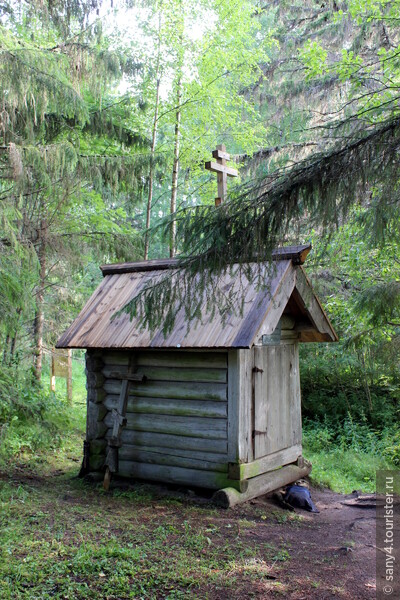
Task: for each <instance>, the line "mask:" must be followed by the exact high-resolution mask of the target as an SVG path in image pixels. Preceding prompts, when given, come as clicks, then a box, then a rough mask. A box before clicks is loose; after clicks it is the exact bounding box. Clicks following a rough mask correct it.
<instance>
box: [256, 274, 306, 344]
mask: <svg viewBox="0 0 400 600" xmlns="http://www.w3.org/2000/svg"><path fill="white" fill-rule="evenodd" d="M295 285H296V273H295V269H294V267H293V266H290V267H289V268H288V270H287V271H286V273H285V275H284V277H283V278H282V280H281V281H280V282H279V287H278V289H277V290H276V292H275V296H274V299H273V301H272V302H271V303H270V304H269V305H268V309H267V311H266V312H265V310H264V315H261V314H260V316H261V318H262V321H261V323H260V325H259V327H258V329H257V331H256V332H255V333H254V338H253V339H254V340H255V341H256V340H260V339H261V338H262V336H263V335H271V334H272V333H273V332H274V331H275V329H276V327H277V325H278V323H279V320H280V318H281V316H282V313H283V311H284V309H285V307H286V305H287V303H288V300H289V298H290V295H291V293H292V292H293V290H294V287H295ZM260 309H261V307H260ZM260 316H257V321H258V322H260Z"/></svg>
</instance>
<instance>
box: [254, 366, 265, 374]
mask: <svg viewBox="0 0 400 600" xmlns="http://www.w3.org/2000/svg"><path fill="white" fill-rule="evenodd" d="M253 373H264V369H260V368H259V367H253Z"/></svg>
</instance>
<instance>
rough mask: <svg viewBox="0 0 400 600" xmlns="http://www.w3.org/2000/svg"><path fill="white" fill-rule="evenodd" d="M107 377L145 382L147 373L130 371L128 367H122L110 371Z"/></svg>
mask: <svg viewBox="0 0 400 600" xmlns="http://www.w3.org/2000/svg"><path fill="white" fill-rule="evenodd" d="M103 371H104V369H103ZM103 375H104V373H103ZM107 377H108V378H109V379H122V380H124V379H126V380H127V381H138V382H139V383H145V382H146V380H147V377H146V375H144V374H139V373H128V370H127V369H125V371H123V370H122V369H120V370H119V371H109V373H108V375H107Z"/></svg>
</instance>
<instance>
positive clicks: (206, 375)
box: [102, 365, 227, 383]
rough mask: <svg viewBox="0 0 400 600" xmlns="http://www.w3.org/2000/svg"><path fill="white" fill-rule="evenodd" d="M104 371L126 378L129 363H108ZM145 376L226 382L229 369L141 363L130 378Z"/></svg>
mask: <svg viewBox="0 0 400 600" xmlns="http://www.w3.org/2000/svg"><path fill="white" fill-rule="evenodd" d="M117 367H118V368H117ZM102 373H103V375H104V377H106V378H107V379H122V378H126V377H128V365H120V366H118V365H106V366H105V367H104V368H103V370H102ZM143 377H145V378H146V380H147V381H183V382H185V381H191V382H192V381H193V382H200V383H201V382H212V381H213V382H215V383H226V381H227V370H226V369H211V368H209V369H204V368H193V367H192V368H190V367H179V368H178V367H153V366H148V365H141V366H139V367H137V369H136V372H135V374H134V375H131V376H130V377H129V380H130V381H135V380H136V381H141V380H142V379H143ZM141 378H142V379H141Z"/></svg>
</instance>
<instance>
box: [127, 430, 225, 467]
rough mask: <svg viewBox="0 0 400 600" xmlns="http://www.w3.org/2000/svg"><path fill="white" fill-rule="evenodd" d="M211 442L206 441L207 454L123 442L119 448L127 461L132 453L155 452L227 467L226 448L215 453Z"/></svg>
mask: <svg viewBox="0 0 400 600" xmlns="http://www.w3.org/2000/svg"><path fill="white" fill-rule="evenodd" d="M138 435H139V434H138ZM153 437H154V434H153ZM153 437H152V438H151V439H150V440H149V442H150V443H151V442H154V439H153ZM171 437H172V436H171ZM192 439H193V438H192ZM192 439H191V440H190V441H192ZM198 441H199V442H203V443H204V440H198ZM212 441H213V440H207V442H208V450H209V451H208V452H205V451H204V450H199V449H198V448H195V449H188V448H187V447H186V445H185V447H184V448H176V447H174V448H166V447H163V446H161V445H160V444H159V443H156V444H154V445H153V446H145V445H143V444H142V445H138V444H128V443H126V442H125V443H124V444H123V445H122V446H121V448H120V456H121V458H123V459H124V460H129V458H130V457H132V452H133V451H141V452H156V453H158V454H162V456H167V457H168V456H173V457H175V458H181V457H183V458H195V459H196V460H199V461H206V462H207V463H224V464H225V465H227V464H228V455H227V452H226V447H225V452H215V451H213V448H212V447H210V442H211V443H212ZM214 441H217V440H214ZM133 442H136V440H135V439H134V440H133ZM216 470H217V469H216Z"/></svg>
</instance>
